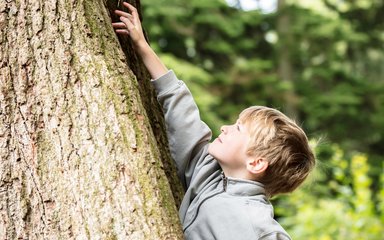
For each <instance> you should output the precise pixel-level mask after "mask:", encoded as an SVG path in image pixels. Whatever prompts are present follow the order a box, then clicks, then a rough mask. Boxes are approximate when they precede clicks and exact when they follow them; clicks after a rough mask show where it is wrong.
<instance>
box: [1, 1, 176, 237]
mask: <svg viewBox="0 0 384 240" xmlns="http://www.w3.org/2000/svg"><path fill="white" fill-rule="evenodd" d="M119 3H120V1H119ZM117 5H118V3H117V1H107V2H103V1H102V0H94V1H90V0H48V1H42V0H39V1H38V0H32V1H26V0H18V1H4V0H2V1H0V31H1V35H0V158H1V160H0V239H19V238H20V239H73V238H76V239H89V238H92V239H135V240H136V239H181V238H182V232H181V228H180V224H179V220H178V217H177V209H176V203H175V199H174V197H173V196H172V192H171V188H170V186H176V187H173V190H174V193H175V196H179V195H178V191H180V190H179V189H180V188H179V186H180V185H179V184H178V183H177V182H172V184H169V181H168V179H167V177H166V175H171V174H166V173H165V171H164V167H165V168H166V169H167V173H168V172H169V171H171V170H170V169H172V168H174V166H173V165H170V164H169V162H168V160H169V153H167V149H166V148H165V147H164V146H165V145H166V141H165V140H164V139H165V138H164V131H163V123H162V120H161V117H160V116H161V113H160V112H161V111H160V110H159V107H158V105H157V103H156V101H155V100H154V98H153V97H151V98H150V97H148V96H149V95H150V94H151V93H153V91H152V90H148V85H147V84H144V83H145V82H148V74H146V73H145V71H144V70H143V66H142V64H141V62H140V61H139V60H138V58H137V57H136V56H135V55H134V54H133V51H132V48H130V47H129V46H128V47H127V48H126V49H125V53H126V54H125V55H124V53H123V51H122V49H121V47H120V45H119V42H118V40H117V38H116V36H115V33H114V31H113V29H112V27H111V19H110V15H109V13H108V10H107V7H106V6H108V8H109V9H110V11H113V9H112V8H113V6H114V8H116V7H117ZM124 41H126V40H122V42H124ZM127 64H129V65H130V67H128V66H127ZM131 69H132V70H133V72H132V70H131ZM134 73H136V76H137V77H138V78H139V79H137V80H139V82H140V84H141V83H143V84H142V86H140V87H139V85H138V83H137V81H136V77H135V74H134ZM140 94H141V96H140ZM141 98H143V99H146V102H144V103H143V101H142V99H141ZM146 109H147V110H150V112H148V113H147V111H146ZM148 114H150V119H151V121H150V120H149V118H148ZM151 123H152V125H151ZM151 126H152V128H151ZM152 129H153V130H154V131H156V132H155V134H154V133H153V130H152ZM154 135H156V136H157V137H155V136H154ZM161 160H163V161H161ZM170 179H171V181H174V180H173V179H174V174H173V175H171V177H170ZM178 201H179V200H178V199H176V202H178Z"/></svg>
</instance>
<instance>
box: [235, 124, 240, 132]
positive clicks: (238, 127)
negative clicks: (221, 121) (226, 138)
mask: <svg viewBox="0 0 384 240" xmlns="http://www.w3.org/2000/svg"><path fill="white" fill-rule="evenodd" d="M236 128H237V131H239V132H240V126H239V124H236Z"/></svg>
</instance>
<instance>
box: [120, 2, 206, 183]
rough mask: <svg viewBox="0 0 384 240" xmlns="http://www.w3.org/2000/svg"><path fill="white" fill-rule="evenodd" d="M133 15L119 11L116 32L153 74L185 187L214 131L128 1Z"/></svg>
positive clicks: (172, 147)
mask: <svg viewBox="0 0 384 240" xmlns="http://www.w3.org/2000/svg"><path fill="white" fill-rule="evenodd" d="M123 4H124V6H126V7H127V8H128V9H129V11H130V12H131V13H126V12H123V11H119V10H116V14H118V15H119V16H120V20H121V21H122V22H118V23H113V27H114V28H115V29H116V33H118V34H125V35H129V36H130V37H131V39H132V41H133V43H134V45H135V49H136V51H137V53H138V54H139V55H140V56H141V58H142V60H143V62H144V64H145V66H146V68H147V69H148V71H149V72H150V74H151V77H152V79H154V80H152V83H153V85H154V86H155V88H156V91H157V93H158V100H159V102H160V104H161V105H162V106H163V113H164V117H165V122H166V124H167V135H168V140H169V147H170V151H171V154H172V157H173V159H174V160H175V162H176V165H177V169H178V175H179V178H180V179H181V181H182V183H183V185H184V187H185V188H187V187H188V186H189V184H190V181H191V179H192V177H193V174H194V172H195V166H196V165H197V163H198V161H199V160H202V159H203V158H204V156H206V155H207V150H206V149H207V148H206V147H205V146H207V144H208V142H209V140H210V139H211V130H210V129H209V128H208V126H207V125H206V124H205V123H204V122H202V121H201V119H200V114H199V110H198V108H197V106H196V103H195V101H194V99H193V97H192V95H191V93H190V91H189V90H188V88H187V87H186V86H185V84H184V83H183V82H182V81H180V80H178V79H177V77H176V76H175V74H174V73H173V71H169V70H168V69H167V68H166V67H165V65H164V64H163V63H162V62H161V60H160V59H159V57H158V56H157V55H156V53H155V52H154V51H153V50H152V48H151V47H150V46H149V45H148V43H147V42H146V40H145V38H144V35H143V32H142V28H141V23H140V20H139V17H138V13H137V10H136V9H135V8H134V7H133V6H132V5H130V4H128V3H126V2H124V3H123Z"/></svg>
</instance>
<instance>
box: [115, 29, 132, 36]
mask: <svg viewBox="0 0 384 240" xmlns="http://www.w3.org/2000/svg"><path fill="white" fill-rule="evenodd" d="M115 32H116V33H118V34H121V35H129V32H128V31H127V30H125V29H116V30H115Z"/></svg>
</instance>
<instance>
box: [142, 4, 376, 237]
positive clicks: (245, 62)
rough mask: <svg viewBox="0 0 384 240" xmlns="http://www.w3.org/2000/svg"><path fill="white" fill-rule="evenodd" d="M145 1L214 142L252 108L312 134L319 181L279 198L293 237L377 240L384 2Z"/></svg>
mask: <svg viewBox="0 0 384 240" xmlns="http://www.w3.org/2000/svg"><path fill="white" fill-rule="evenodd" d="M266 3H268V4H267V6H266V7H263V4H264V5H265V4H266ZM141 4H142V13H143V25H144V28H145V30H146V32H147V35H148V37H149V41H150V43H151V46H152V47H153V48H154V49H155V51H156V52H157V53H159V55H160V57H161V58H162V60H163V61H164V62H165V63H166V65H167V66H168V67H169V68H171V69H173V70H174V71H175V72H176V73H177V75H178V76H179V78H181V79H183V80H184V81H185V82H186V83H187V84H188V85H189V87H190V89H191V91H192V93H193V95H194V97H195V99H196V101H197V104H198V105H199V107H200V110H201V115H202V118H203V119H204V120H205V121H206V122H207V123H208V125H209V126H210V127H211V128H212V129H213V131H214V136H217V135H218V133H219V127H220V126H221V125H222V124H226V123H231V122H233V121H234V120H235V119H236V118H237V116H238V114H239V111H240V110H242V109H243V108H245V107H248V106H251V105H266V106H270V107H274V108H277V109H279V110H281V111H283V112H285V113H286V114H287V115H289V116H291V117H292V118H294V119H296V121H297V122H298V123H300V125H301V126H302V127H303V128H304V129H305V131H306V132H307V133H308V135H309V138H310V139H311V142H312V143H313V145H314V146H316V148H315V149H316V154H317V158H318V164H317V168H316V170H315V172H314V173H313V174H312V175H311V177H310V179H309V181H307V183H306V184H305V185H304V186H303V187H301V188H300V189H299V190H297V191H296V192H294V193H293V194H291V195H283V196H279V197H276V198H274V199H273V200H272V201H273V202H274V204H275V212H276V218H277V219H278V220H279V221H280V222H281V224H282V225H283V226H284V227H285V228H286V229H287V231H288V232H289V233H290V234H291V235H292V237H293V239H382V233H383V231H384V229H383V228H384V227H383V226H384V187H383V185H384V165H383V157H384V154H383V153H384V150H383V147H382V146H383V145H384V107H383V106H384V79H383V77H384V53H383V49H384V26H383V24H384V15H383V14H382V13H383V12H384V3H383V1H382V0H351V1H338V0H313V1H304V0H302V1H300V0H286V1H285V0H284V1H283V0H279V1H261V0H259V1H257V0H242V1H239V0H230V1H229V0H228V1H225V0H209V1H207V0H157V1H149V0H147V1H146V0H143V1H141Z"/></svg>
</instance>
